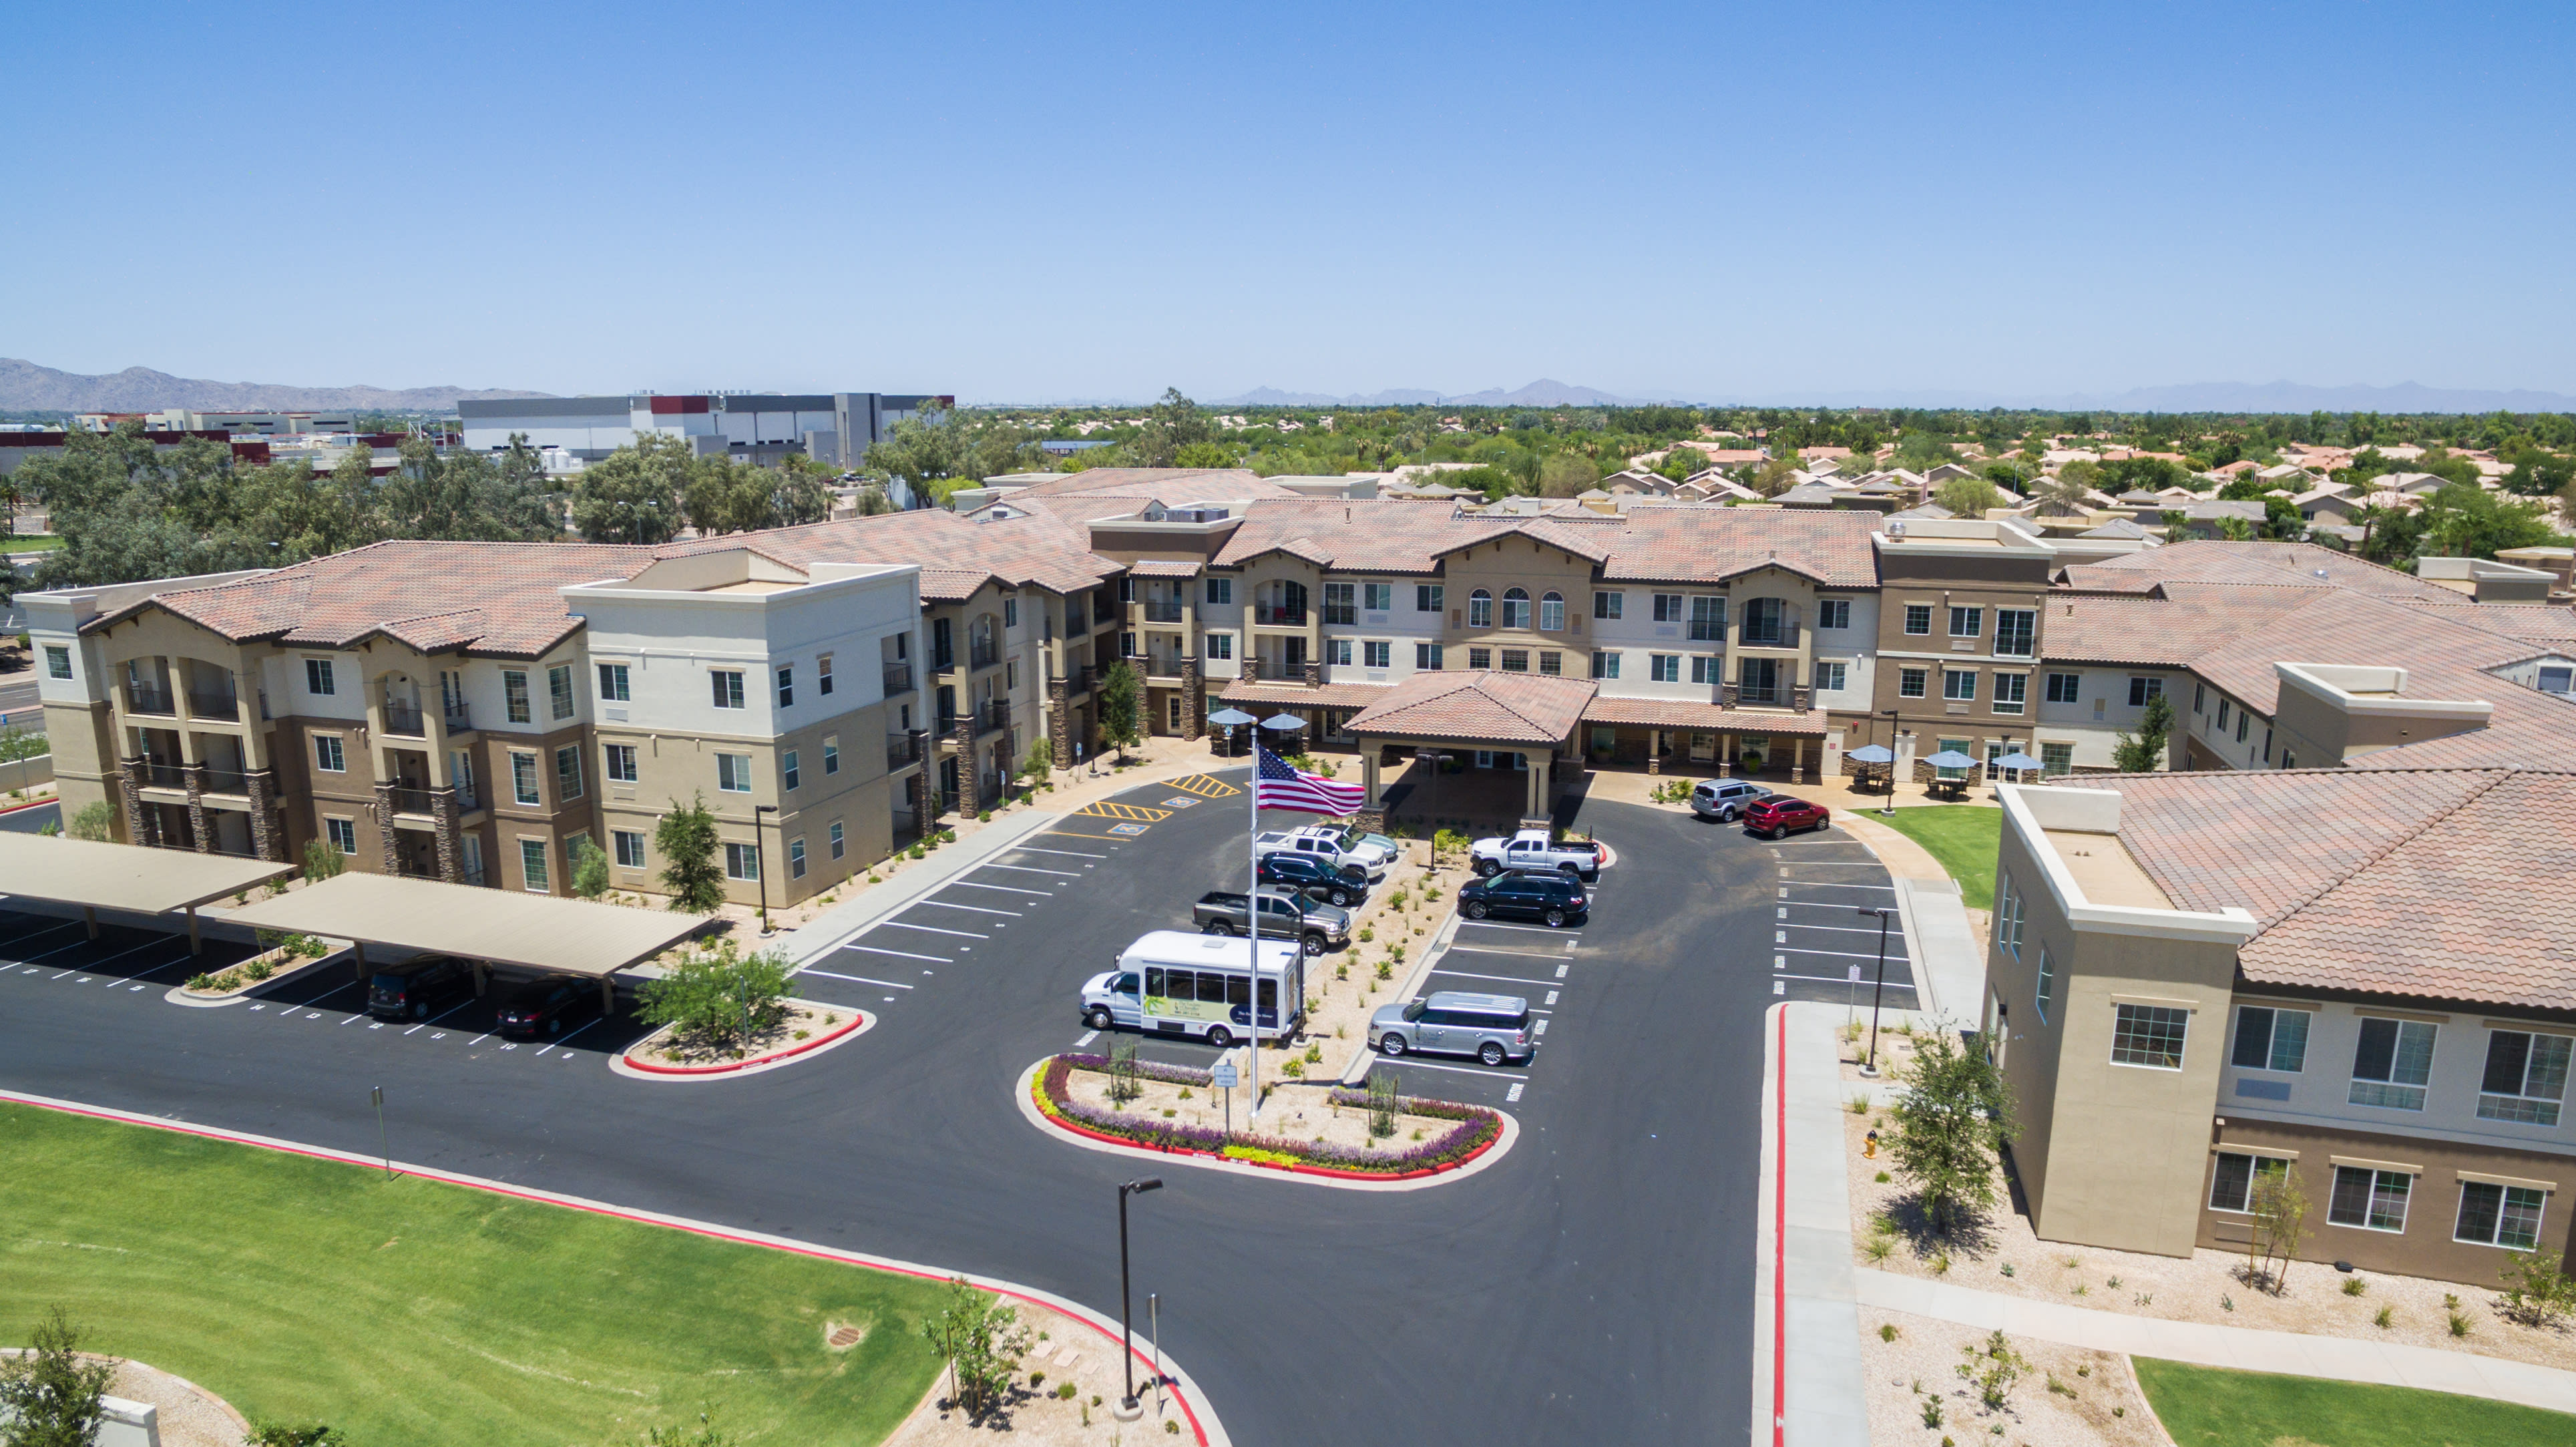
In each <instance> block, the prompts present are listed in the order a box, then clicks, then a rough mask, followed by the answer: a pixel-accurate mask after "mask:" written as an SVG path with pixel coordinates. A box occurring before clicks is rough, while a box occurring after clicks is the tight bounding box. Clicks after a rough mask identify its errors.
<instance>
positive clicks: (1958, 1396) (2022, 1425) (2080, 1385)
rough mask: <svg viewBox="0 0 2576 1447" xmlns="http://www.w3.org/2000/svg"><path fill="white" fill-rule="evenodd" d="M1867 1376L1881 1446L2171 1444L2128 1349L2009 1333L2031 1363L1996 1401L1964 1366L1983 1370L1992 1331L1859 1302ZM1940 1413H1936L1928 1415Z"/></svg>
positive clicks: (1988, 1362) (1988, 1365)
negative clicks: (1988, 1399)
mask: <svg viewBox="0 0 2576 1447" xmlns="http://www.w3.org/2000/svg"><path fill="white" fill-rule="evenodd" d="M1860 1325H1861V1341H1860V1359H1861V1377H1862V1380H1863V1381H1864V1382H1865V1383H1866V1384H1867V1391H1868V1395H1869V1440H1870V1441H1871V1442H1873V1443H1877V1444H1879V1447H1891V1444H1904V1447H1912V1444H1917V1443H1919V1444H1922V1447H1938V1444H1940V1443H1942V1442H1950V1443H1954V1444H1975V1443H1985V1442H1993V1443H1999V1444H2001V1443H2009V1444H2011V1447H2169V1444H2170V1443H2171V1440H2172V1439H2170V1438H2168V1437H2167V1436H2165V1433H2164V1429H2163V1428H2162V1427H2160V1426H2158V1425H2157V1423H2156V1419H2155V1414H2154V1413H2153V1412H2152V1411H2150V1410H2148V1407H2147V1399H2146V1396H2145V1394H2144V1393H2142V1392H2140V1391H2139V1390H2138V1379H2137V1376H2136V1374H2135V1373H2133V1372H2131V1371H2130V1370H2129V1362H2128V1358H2126V1357H2122V1356H2117V1355H2114V1354H2113V1353H2110V1352H2096V1351H2086V1350H2084V1349H2083V1348H2080V1347H2070V1346H2061V1345H2059V1344H2058V1343H2056V1342H2047V1341H2041V1340H2039V1339H2038V1338H2036V1337H2008V1338H2006V1339H2005V1346H2006V1347H2007V1348H2008V1349H2009V1350H2010V1351H2011V1352H2012V1353H2013V1354H2014V1355H2016V1356H2018V1357H2020V1358H2021V1359H2022V1360H2023V1362H2025V1363H2027V1366H2026V1367H2025V1368H2024V1370H2023V1373H2022V1376H2021V1378H2020V1380H2018V1381H2017V1382H2015V1383H2014V1384H2013V1385H2012V1387H2011V1389H2010V1391H2009V1392H2008V1393H2007V1394H2006V1395H2005V1397H2004V1405H2003V1406H2002V1407H2000V1408H1996V1407H1989V1406H1987V1405H1986V1404H1985V1403H1984V1401H1983V1400H1981V1397H1980V1392H1979V1388H1978V1385H1977V1383H1976V1382H1974V1381H1971V1380H1967V1379H1963V1378H1962V1377H1961V1376H1960V1375H1959V1369H1960V1368H1961V1367H1962V1366H1965V1367H1967V1368H1969V1370H1970V1371H1971V1372H1972V1373H1973V1374H1975V1375H1977V1376H1983V1375H1984V1374H1985V1373H1986V1372H1988V1371H1990V1370H1992V1369H1993V1368H1994V1366H1995V1364H1996V1359H1995V1358H1993V1357H1991V1356H1989V1355H1987V1351H1988V1349H1989V1347H1990V1346H1991V1345H1992V1340H1993V1339H1992V1337H1991V1336H1990V1335H1989V1334H1988V1333H1986V1332H1982V1331H1979V1330H1977V1329H1976V1328H1975V1327H1971V1326H1960V1325H1958V1324H1957V1323H1955V1322H1947V1321H1939V1320H1935V1319H1934V1318H1931V1317H1925V1316H1909V1315H1907V1314H1906V1313H1904V1312H1897V1311H1880V1310H1877V1309H1876V1308H1873V1307H1862V1308H1861V1312H1860ZM1935 1414H1937V1418H1938V1420H1937V1422H1936V1421H1934V1420H1932V1417H1933V1416H1934V1415H1935Z"/></svg>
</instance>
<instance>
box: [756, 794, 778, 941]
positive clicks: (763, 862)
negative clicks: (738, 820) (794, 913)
mask: <svg viewBox="0 0 2576 1447" xmlns="http://www.w3.org/2000/svg"><path fill="white" fill-rule="evenodd" d="M777 812H778V806H777V805H775V804H754V805H752V806H751V859H752V870H753V872H754V876H755V877H754V878H753V879H752V881H751V884H752V887H753V888H754V889H757V890H759V891H760V932H761V933H762V934H767V933H769V860H768V859H767V858H766V857H764V856H766V855H767V854H768V853H769V851H768V850H766V849H764V848H762V847H761V844H760V816H761V815H763V814H775V813H777Z"/></svg>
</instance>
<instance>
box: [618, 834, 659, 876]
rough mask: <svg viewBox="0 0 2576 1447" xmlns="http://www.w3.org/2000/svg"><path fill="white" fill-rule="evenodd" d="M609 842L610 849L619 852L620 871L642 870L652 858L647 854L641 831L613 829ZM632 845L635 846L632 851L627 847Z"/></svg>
mask: <svg viewBox="0 0 2576 1447" xmlns="http://www.w3.org/2000/svg"><path fill="white" fill-rule="evenodd" d="M608 842H609V847H610V848H612V849H615V850H616V851H617V867H618V868H620V869H642V868H644V867H645V862H646V861H647V860H649V859H650V858H652V856H651V855H649V854H647V853H646V852H645V849H646V847H647V846H646V845H645V843H644V831H643V830H641V829H611V830H610V831H608ZM630 843H631V844H632V845H633V846H634V847H633V848H632V849H631V850H630V849H629V848H628V847H627V846H628V845H629V844H630ZM630 856H631V857H630Z"/></svg>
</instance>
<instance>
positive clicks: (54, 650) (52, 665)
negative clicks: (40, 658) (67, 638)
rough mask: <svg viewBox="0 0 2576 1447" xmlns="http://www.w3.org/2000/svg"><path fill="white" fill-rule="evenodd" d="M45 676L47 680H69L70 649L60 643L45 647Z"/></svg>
mask: <svg viewBox="0 0 2576 1447" xmlns="http://www.w3.org/2000/svg"><path fill="white" fill-rule="evenodd" d="M45 676H46V677H47V678H69V677H71V676H72V651H71V649H69V648H67V647H65V646H64V645H62V644H60V643H48V644H46V645H45Z"/></svg>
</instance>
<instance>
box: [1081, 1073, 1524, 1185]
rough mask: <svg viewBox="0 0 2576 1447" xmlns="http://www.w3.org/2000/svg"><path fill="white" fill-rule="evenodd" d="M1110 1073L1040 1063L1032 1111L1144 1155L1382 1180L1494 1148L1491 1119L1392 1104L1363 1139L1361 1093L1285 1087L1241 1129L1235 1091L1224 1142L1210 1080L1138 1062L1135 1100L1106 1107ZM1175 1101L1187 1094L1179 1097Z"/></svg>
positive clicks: (1417, 1103) (1441, 1106)
mask: <svg viewBox="0 0 2576 1447" xmlns="http://www.w3.org/2000/svg"><path fill="white" fill-rule="evenodd" d="M1109 1063H1110V1062H1109V1060H1108V1059H1107V1058H1106V1057H1104V1056H1098V1055H1059V1056H1056V1057H1054V1058H1053V1059H1050V1060H1048V1061H1046V1062H1045V1063H1044V1064H1043V1065H1042V1066H1041V1067H1040V1068H1039V1070H1038V1071H1037V1075H1036V1078H1035V1081H1034V1084H1033V1089H1034V1093H1035V1098H1036V1100H1037V1104H1038V1108H1039V1110H1040V1111H1041V1112H1042V1113H1043V1114H1044V1115H1045V1116H1046V1117H1047V1118H1048V1119H1050V1120H1052V1121H1056V1122H1058V1123H1060V1124H1064V1125H1066V1126H1069V1127H1075V1128H1079V1129H1082V1130H1085V1131H1089V1132H1092V1133H1096V1134H1101V1135H1107V1136H1110V1137H1113V1138H1116V1139H1119V1140H1123V1141H1127V1142H1130V1143H1132V1144H1135V1145H1138V1146H1143V1147H1146V1148H1148V1149H1154V1150H1179V1151H1190V1152H1196V1153H1200V1154H1206V1155H1222V1156H1225V1157H1227V1158H1229V1159H1232V1160H1242V1161H1250V1162H1253V1163H1255V1164H1259V1165H1271V1166H1294V1167H1314V1168H1321V1169H1324V1170H1328V1171H1340V1172H1349V1173H1353V1174H1365V1175H1379V1176H1388V1177H1397V1176H1404V1175H1408V1174H1412V1173H1417V1172H1426V1171H1430V1170H1433V1169H1437V1168H1440V1167H1444V1166H1455V1165H1458V1164H1462V1163H1463V1162H1465V1161H1467V1160H1469V1159H1471V1158H1473V1157H1474V1156H1475V1155H1477V1154H1479V1153H1480V1152H1482V1151H1483V1150H1484V1149H1486V1148H1487V1147H1489V1146H1491V1145H1492V1144H1493V1143H1494V1142H1495V1141H1497V1140H1499V1139H1500V1138H1501V1136H1502V1131H1503V1118H1502V1115H1501V1114H1500V1112H1497V1111H1491V1110H1487V1109H1485V1108H1484V1107H1482V1106H1471V1105H1457V1104H1453V1103H1450V1102H1448V1101H1435V1100H1424V1099H1420V1098H1417V1097H1408V1096H1398V1097H1396V1098H1395V1100H1394V1105H1395V1110H1394V1123H1395V1130H1394V1133H1393V1134H1391V1135H1387V1136H1372V1135H1371V1134H1370V1133H1369V1110H1368V1100H1367V1096H1366V1094H1365V1092H1362V1091H1356V1090H1344V1089H1340V1088H1338V1087H1333V1086H1329V1085H1327V1086H1321V1087H1299V1086H1293V1085H1292V1086H1286V1087H1283V1088H1278V1089H1274V1090H1273V1091H1272V1094H1271V1098H1270V1101H1269V1104H1268V1106H1267V1107H1266V1108H1265V1109H1263V1110H1262V1111H1261V1113H1260V1115H1259V1117H1258V1119H1257V1120H1255V1121H1249V1122H1247V1121H1245V1120H1244V1119H1243V1107H1244V1105H1245V1103H1246V1102H1245V1100H1244V1091H1243V1088H1242V1087H1237V1089H1236V1093H1235V1097H1234V1103H1235V1116H1236V1124H1235V1128H1234V1129H1233V1131H1232V1132H1231V1133H1229V1132H1227V1131H1226V1130H1225V1128H1224V1097H1223V1095H1222V1094H1221V1093H1215V1088H1214V1086H1213V1085H1212V1084H1211V1079H1210V1073H1209V1072H1207V1071H1204V1070H1197V1069H1192V1068H1190V1067H1187V1066H1178V1065H1160V1064H1154V1063H1151V1062H1139V1063H1138V1068H1137V1078H1136V1083H1137V1085H1138V1087H1139V1089H1140V1092H1141V1093H1140V1094H1139V1095H1138V1096H1137V1097H1136V1098H1134V1099H1131V1100H1128V1101H1126V1102H1125V1103H1123V1104H1119V1105H1113V1104H1111V1102H1110V1100H1109V1087H1110V1076H1109V1074H1108V1070H1109ZM1183 1091H1187V1092H1189V1094H1188V1095H1187V1096H1186V1097H1184V1096H1183V1094H1182V1092H1183ZM1184 1111H1188V1112H1191V1114H1190V1115H1184V1114H1183V1112H1184Z"/></svg>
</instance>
